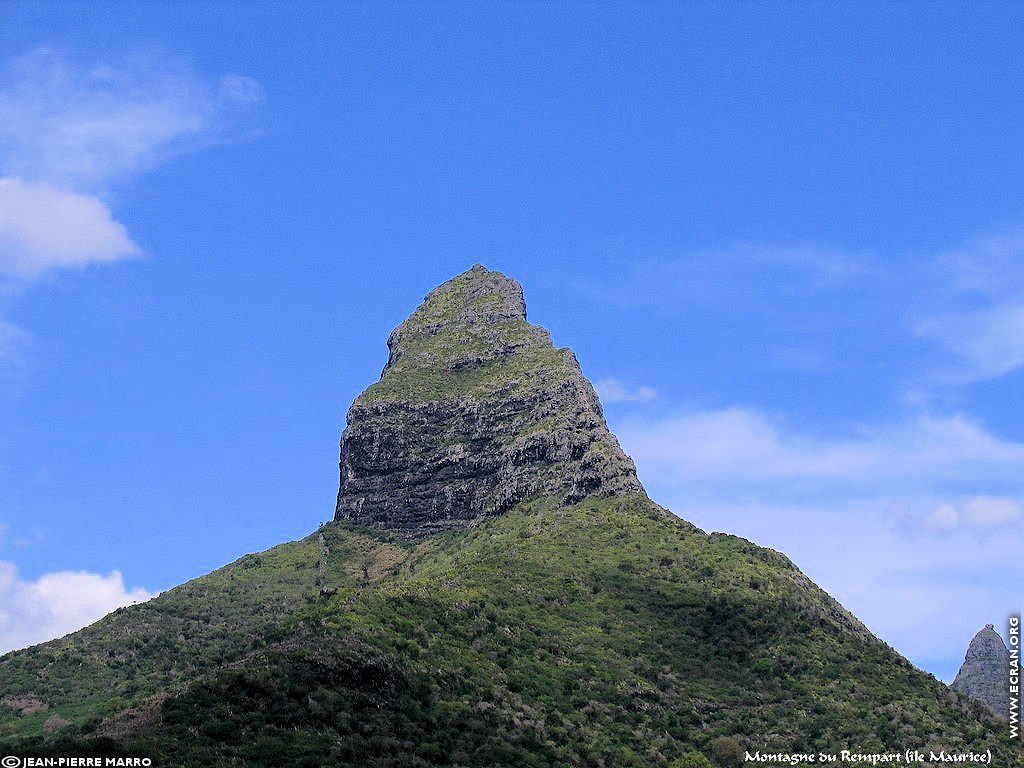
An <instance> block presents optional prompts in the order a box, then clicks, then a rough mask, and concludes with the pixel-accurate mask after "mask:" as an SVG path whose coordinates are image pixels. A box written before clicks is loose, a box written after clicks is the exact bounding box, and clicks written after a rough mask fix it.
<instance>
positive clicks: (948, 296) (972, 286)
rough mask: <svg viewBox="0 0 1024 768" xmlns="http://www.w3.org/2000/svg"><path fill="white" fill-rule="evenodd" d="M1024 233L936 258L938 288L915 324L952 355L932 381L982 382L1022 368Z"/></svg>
mask: <svg viewBox="0 0 1024 768" xmlns="http://www.w3.org/2000/svg"><path fill="white" fill-rule="evenodd" d="M1022 259H1024V235H1020V234H1005V235H1002V236H999V237H990V238H986V239H982V240H978V241H976V242H974V243H972V244H970V245H968V246H967V247H965V248H961V249H959V250H956V251H954V252H952V253H950V254H947V255H945V256H943V257H942V258H940V259H939V260H938V265H939V267H938V270H937V273H938V274H939V275H940V276H941V278H942V280H941V282H940V284H939V285H938V286H937V287H936V288H934V289H933V290H932V291H931V296H932V298H931V304H932V306H931V308H930V310H929V309H925V310H924V311H923V313H922V314H923V317H922V318H921V320H920V321H919V323H918V324H917V328H916V330H917V333H918V335H919V336H920V337H922V338H926V339H930V340H932V341H935V342H938V344H939V345H940V346H941V347H942V348H944V349H945V350H946V351H947V352H948V353H951V355H952V362H951V363H949V364H947V365H946V366H945V367H939V366H936V368H935V370H934V371H933V372H932V373H933V375H934V376H935V378H937V379H939V380H943V381H947V382H949V383H953V384H965V383H970V382H975V381H984V380H986V379H993V378H997V377H1000V376H1003V375H1005V374H1007V373H1010V372H1011V371H1015V370H1017V369H1019V368H1021V367H1024V273H1022V272H1021V269H1020V264H1021V260H1022Z"/></svg>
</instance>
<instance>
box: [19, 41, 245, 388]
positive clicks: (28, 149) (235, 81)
mask: <svg viewBox="0 0 1024 768" xmlns="http://www.w3.org/2000/svg"><path fill="white" fill-rule="evenodd" d="M262 99H263V92H262V89H261V88H260V86H259V84H258V83H256V82H255V81H254V80H251V79H249V78H246V77H242V76H239V75H226V76H224V77H221V78H220V79H218V80H211V79H209V78H206V77H203V76H201V75H200V74H198V73H197V72H195V71H194V70H193V69H192V68H191V67H189V66H188V65H187V64H185V63H183V62H181V61H176V60H169V59H167V58H162V57H159V56H154V55H134V56H131V57H126V58H123V59H121V60H119V61H116V62H98V63H93V64H91V65H83V64H80V63H76V62H73V61H71V60H69V59H68V58H66V57H64V56H61V55H59V54H57V53H55V52H53V51H51V50H48V49H39V50H36V51H34V52H32V53H30V54H28V55H25V56H21V57H18V58H15V59H13V60H11V61H9V62H8V63H7V65H6V66H5V67H4V68H2V69H0V288H7V289H11V288H12V287H13V288H17V289H23V288H24V287H25V286H27V285H29V284H31V283H32V282H34V281H36V280H38V279H39V278H41V277H43V276H44V275H49V274H53V273H56V272H58V271H59V270H62V269H69V268H82V267H86V266H89V265H95V264H109V263H112V262H116V261H120V260H122V259H127V258H134V257H138V256H140V255H141V253H142V249H141V248H140V247H139V245H138V244H136V242H135V241H134V240H133V238H132V237H131V235H130V234H129V232H128V231H127V229H126V227H125V226H124V224H123V223H121V222H120V221H118V220H117V218H116V216H115V214H114V211H113V210H112V207H111V205H110V203H109V194H110V192H111V190H112V188H114V187H116V186H117V185H120V184H123V183H125V182H126V181H129V180H131V179H132V178H134V177H135V176H137V175H138V174H141V173H144V172H145V171H147V170H149V169H151V168H153V167H154V166H156V165H158V164H160V163H162V162H165V161H167V160H168V159H170V158H172V157H174V156H176V155H180V154H182V153H185V152H192V151H196V150H200V149H203V148H205V147H209V146H211V145H214V144H218V143H222V142H225V141H229V140H232V139H234V138H237V137H238V136H240V135H243V132H244V131H243V129H244V123H245V118H246V116H248V115H251V114H252V107H253V106H254V105H256V104H258V103H259V102H260V101H262ZM2 311H3V307H0V312H2ZM28 338H29V332H28V331H27V330H24V329H20V328H17V327H16V326H14V325H12V324H11V323H9V322H7V321H6V320H4V319H3V317H2V316H0V372H6V373H10V372H11V371H12V370H15V369H21V368H23V365H22V364H21V362H22V359H23V356H24V350H25V346H26V344H25V342H26V340H27V339H28Z"/></svg>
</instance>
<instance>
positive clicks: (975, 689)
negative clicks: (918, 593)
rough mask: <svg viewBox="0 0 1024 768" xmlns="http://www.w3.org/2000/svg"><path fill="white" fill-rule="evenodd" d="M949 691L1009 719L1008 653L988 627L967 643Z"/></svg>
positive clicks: (989, 626)
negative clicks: (959, 693)
mask: <svg viewBox="0 0 1024 768" xmlns="http://www.w3.org/2000/svg"><path fill="white" fill-rule="evenodd" d="M952 687H953V688H954V689H955V690H957V691H960V692H961V693H965V694H967V695H968V696H970V697H971V698H972V699H976V700H978V701H980V702H981V703H982V704H984V705H985V706H986V707H988V708H989V709H991V710H992V711H993V712H994V713H995V714H997V715H999V716H1000V717H1003V718H1007V717H1009V710H1010V652H1009V651H1007V650H1006V646H1005V645H1004V644H1003V638H1002V637H1000V636H999V633H998V632H996V630H995V627H993V626H992V625H991V624H987V625H986V626H985V628H984V629H982V630H981V631H980V632H978V634H976V635H975V636H974V639H973V640H971V644H970V646H969V647H968V648H967V656H966V657H965V658H964V663H963V666H962V667H960V671H959V672H958V673H957V676H956V680H954V681H953V685H952Z"/></svg>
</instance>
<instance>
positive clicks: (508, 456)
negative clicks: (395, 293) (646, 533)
mask: <svg viewBox="0 0 1024 768" xmlns="http://www.w3.org/2000/svg"><path fill="white" fill-rule="evenodd" d="M388 348H389V349H390V353H391V354H390V357H389V359H388V363H387V365H386V366H385V368H384V372H383V373H382V374H381V378H380V381H378V382H377V383H376V384H374V385H373V386H371V387H369V388H368V389H367V390H366V391H365V392H363V394H362V395H360V396H359V397H358V398H357V399H356V401H355V403H353V405H352V407H351V409H350V410H349V412H348V425H347V427H346V429H345V432H344V434H343V435H342V441H341V489H340V491H339V494H338V505H337V512H336V515H335V519H338V520H351V521H354V522H357V523H361V524H365V525H376V526H381V527H385V528H391V529H396V530H399V531H402V532H404V533H405V534H408V535H411V536H422V535H428V534H430V533H433V532H435V531H441V530H447V529H452V528H463V527H466V526H468V525H471V524H473V523H474V522H475V521H479V520H482V519H485V518H488V517H492V516H495V515H500V514H502V513H503V512H506V511H508V510H509V509H511V508H512V507H513V506H515V505H516V504H517V503H518V502H521V501H525V500H528V499H531V498H537V497H541V496H544V497H554V498H556V499H557V500H559V501H560V502H564V503H566V504H571V503H574V502H576V501H579V500H580V499H582V498H584V497H586V496H588V495H597V496H610V495H616V494H623V493H641V494H642V493H643V488H642V486H641V485H640V481H639V480H638V479H637V477H636V470H635V468H634V466H633V462H632V460H630V458H629V457H628V456H626V454H625V453H623V451H622V449H621V448H620V447H619V443H618V441H617V440H616V439H615V437H614V436H613V435H612V434H611V432H609V431H608V427H607V425H606V423H605V420H604V415H603V413H602V410H601V404H600V401H599V400H598V398H597V395H596V393H595V392H594V388H593V387H592V386H591V385H590V382H588V381H587V380H586V378H584V376H583V374H582V372H581V371H580V367H579V363H578V362H577V361H576V357H575V356H574V355H573V353H572V352H571V351H569V350H568V349H555V348H554V346H553V344H552V342H551V337H550V335H549V334H548V332H547V331H545V330H544V329H543V328H540V327H538V326H535V325H531V324H530V323H529V322H527V320H526V304H525V302H524V300H523V290H522V287H521V286H520V285H519V283H517V282H516V281H514V280H511V279H509V278H507V277H505V276H504V275H502V274H501V273H499V272H492V271H490V270H487V269H485V268H483V267H481V266H479V265H477V266H474V267H473V268H472V269H470V270H469V271H468V272H465V273H463V274H461V275H459V276H458V277H455V278H453V279H451V280H449V281H448V282H446V283H444V284H443V285H441V286H440V287H439V288H437V289H435V290H434V291H432V292H431V293H430V294H429V295H428V296H427V298H426V299H425V301H424V302H423V304H421V305H420V307H419V308H418V309H417V310H416V311H415V312H414V313H413V314H412V316H410V317H409V319H408V320H406V321H405V322H404V323H402V324H401V325H400V326H399V327H398V328H396V329H395V331H394V332H393V333H392V334H391V338H390V339H389V340H388Z"/></svg>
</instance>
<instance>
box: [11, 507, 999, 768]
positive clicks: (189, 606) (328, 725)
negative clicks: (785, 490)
mask: <svg viewBox="0 0 1024 768" xmlns="http://www.w3.org/2000/svg"><path fill="white" fill-rule="evenodd" d="M325 536H326V540H327V543H328V548H329V551H330V554H329V556H328V560H327V563H326V566H327V568H326V572H327V581H328V585H329V586H330V587H331V588H332V589H333V590H336V592H334V593H333V594H328V595H323V594H321V593H320V592H319V591H318V590H317V589H316V586H315V585H316V578H317V558H318V547H317V543H316V536H315V535H314V536H311V537H309V538H307V539H305V540H303V541H300V542H295V543H291V544H286V545H283V546H280V547H277V548H275V549H272V550H269V551H268V552H264V553H262V554H259V555H249V556H247V557H245V558H242V559H241V560H239V561H237V562H236V563H234V564H232V565H230V566H228V567H226V568H223V569H221V570H219V571H216V572H214V573H212V574H210V575H209V576H206V577H203V578H201V579H197V580H195V581H193V582H190V583H189V584H186V585H184V586H182V587H180V588H178V589H176V590H173V591H171V592H168V593H166V594H165V595H162V596H160V597H159V598H157V599H155V600H153V601H151V602H150V603H147V604H145V605H140V606H136V607H133V608H129V609H123V610H122V611H120V612H118V613H116V614H114V615H111V616H110V617H108V618H106V619H104V620H103V621H101V622H99V623H97V624H96V625H93V626H92V627H90V628H88V629H86V630H83V631H82V632H79V633H76V634H75V635H72V636H70V637H68V638H65V639H63V640H60V641H55V642H53V643H47V644H45V645H42V646H38V647H36V648H34V649H30V650H28V651H24V652H19V653H15V654H10V655H8V656H7V657H4V659H2V660H0V681H2V688H0V691H2V692H3V693H2V695H3V696H15V697H19V696H20V697H26V696H33V697H35V698H37V699H39V700H40V701H42V702H45V703H46V704H48V705H49V709H48V710H47V711H46V712H40V713H36V714H31V715H19V714H17V713H16V712H15V710H14V709H12V708H10V707H8V708H4V709H0V729H2V730H0V742H3V741H4V740H6V743H0V754H7V753H14V754H24V755H27V754H55V753H58V752H61V751H65V752H67V753H68V754H83V752H82V751H75V750H79V749H80V748H81V749H85V748H90V749H100V748H101V747H102V749H105V750H107V752H112V751H113V750H116V749H122V750H127V751H128V752H129V753H131V754H145V755H151V756H153V757H154V758H157V759H158V762H157V765H179V764H180V765H196V766H199V765H245V766H261V765H266V766H271V765H274V766H277V765H296V766H303V765H309V766H320V765H328V764H330V765H359V766H432V765H466V766H497V765H501V766H506V765H508V766H515V765H522V766H568V765H580V766H582V765H588V766H602V765H603V766H616V767H619V766H656V765H664V766H687V768H702V767H704V766H707V765H709V764H710V765H714V766H722V767H724V766H728V765H733V764H735V761H736V760H737V759H738V758H742V751H743V750H744V749H751V750H753V749H761V750H772V751H777V750H785V751H793V750H799V751H805V750H806V751H812V750H813V751H819V750H832V751H834V750H838V749H842V748H855V749H860V750H864V751H875V750H882V749H886V750H898V751H902V750H905V749H907V748H924V749H927V748H929V747H934V748H944V749H947V750H950V749H959V748H961V747H972V748H974V749H980V750H984V749H985V748H989V747H991V748H992V749H993V750H994V751H996V752H997V756H998V758H999V759H1000V760H1001V762H997V763H996V764H997V765H1000V764H1001V765H1009V764H1011V755H1013V756H1014V757H1017V759H1018V760H1019V757H1018V755H1019V752H1012V749H1013V748H1012V747H1011V746H1010V745H1009V744H1008V742H1007V741H1006V740H1005V739H1002V737H1000V736H999V735H998V734H999V733H1000V732H1001V730H1002V729H1001V728H1000V727H999V726H998V724H997V723H996V721H994V720H991V719H989V718H988V717H987V716H986V715H985V714H984V713H983V711H982V710H981V708H980V707H979V706H977V705H974V704H971V703H968V702H967V701H966V700H964V699H962V698H960V697H958V696H956V695H955V694H953V693H951V692H949V691H947V690H946V689H945V687H944V686H942V685H941V684H940V683H939V682H938V681H936V680H935V679H934V678H931V677H930V676H928V675H925V674H924V673H921V672H920V671H918V670H915V669H914V668H912V667H911V665H910V664H909V663H907V662H906V661H905V660H903V659H902V658H901V657H899V656H898V655H896V654H895V653H894V652H893V651H892V650H891V649H889V648H887V647H886V646H885V645H883V644H882V643H880V642H879V641H877V640H876V639H874V638H873V637H872V636H871V635H870V634H869V633H868V632H867V631H866V630H865V629H864V627H863V626H861V625H860V624H859V623H858V622H857V621H856V619H854V618H853V617H852V616H851V615H850V614H848V613H847V612H846V611H845V610H843V609H842V608H841V607H840V606H839V605H838V604H836V603H835V602H834V601H833V600H832V599H831V598H829V597H828V596H827V595H825V594H824V593H823V592H822V591H821V590H819V589H818V588H817V587H815V586H814V585H813V584H812V583H811V582H810V581H809V580H808V579H807V578H806V577H804V576H803V575H802V574H801V573H800V572H799V571H798V570H797V569H796V568H794V567H793V566H792V564H791V563H790V562H789V561H788V560H787V559H786V558H785V557H783V556H782V555H780V554H778V553H776V552H772V551H770V550H765V549H761V548H759V547H756V546H754V545H752V544H750V543H749V542H746V541H744V540H742V539H739V538H736V537H732V536H726V535H721V534H713V535H711V536H708V535H705V534H704V533H702V532H701V531H699V530H697V529H696V528H694V527H693V526H691V525H689V524H687V523H685V522H683V521H681V520H679V519H678V518H675V517H674V516H672V515H671V514H669V513H667V512H665V511H664V510H661V509H660V508H658V507H657V506H655V505H653V504H651V503H650V502H649V501H647V500H646V499H644V498H641V497H625V498H624V497H618V498H614V499H602V500H591V499H588V500H585V501H584V502H583V503H581V504H579V505H577V506H574V507H572V508H562V507H558V506H557V505H555V504H553V503H543V502H542V503H537V504H533V505H531V506H529V507H524V508H520V509H518V510H516V511H514V512H512V513H510V514H507V515H504V516H501V517H498V518H495V519H493V520H491V521H490V522H488V523H487V524H486V525H481V526H479V527H476V528H472V529H469V530H466V531H461V532H457V533H449V534H443V535H438V536H435V537H432V538H430V539H427V540H426V541H423V542H420V543H417V544H412V543H408V542H404V541H401V540H398V539H395V538H393V537H392V536H391V535H390V534H389V533H387V532H384V531H377V530H373V529H362V528H356V527H353V526H349V525H345V524H340V523H335V524H331V525H329V526H327V528H326V529H325ZM54 714H58V715H59V716H60V717H62V718H64V719H66V720H68V721H70V722H71V724H70V725H68V726H65V727H64V728H62V729H61V730H59V731H58V732H57V734H56V735H50V736H44V735H43V733H42V727H43V723H45V721H46V720H47V719H48V718H50V717H52V716H53V715H54ZM57 737H59V738H60V741H56V740H54V739H55V738H57ZM110 739H114V740H115V741H110ZM1001 739H1002V740H1001ZM97 740H99V741H97ZM83 745H84V746H83ZM90 745H91V746H90Z"/></svg>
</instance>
